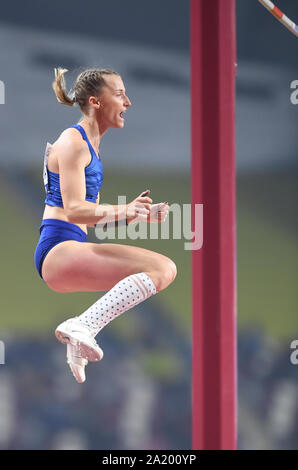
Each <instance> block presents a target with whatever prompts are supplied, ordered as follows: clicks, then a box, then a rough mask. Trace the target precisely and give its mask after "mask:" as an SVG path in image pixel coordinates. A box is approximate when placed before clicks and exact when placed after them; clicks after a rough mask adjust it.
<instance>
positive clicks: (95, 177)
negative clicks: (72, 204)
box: [43, 124, 103, 207]
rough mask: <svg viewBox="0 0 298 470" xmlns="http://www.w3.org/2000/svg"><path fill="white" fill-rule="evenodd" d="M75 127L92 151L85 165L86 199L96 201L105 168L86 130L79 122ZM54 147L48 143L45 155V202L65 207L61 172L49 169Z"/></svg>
mask: <svg viewBox="0 0 298 470" xmlns="http://www.w3.org/2000/svg"><path fill="white" fill-rule="evenodd" d="M71 127H74V128H75V129H77V130H78V131H79V132H80V133H81V135H82V137H83V139H84V140H85V141H86V142H87V144H88V147H89V150H90V153H91V162H90V163H89V165H87V166H86V167H85V180H86V198H85V199H86V201H89V202H96V199H97V195H98V192H99V190H100V188H101V186H102V183H103V168H102V163H101V159H100V156H99V157H97V155H96V152H95V150H94V148H93V147H92V145H91V144H90V142H89V139H88V137H87V135H86V132H85V131H84V129H83V128H82V126H80V125H79V124H75V125H74V126H71ZM51 148H52V145H51V144H49V143H48V144H47V147H46V151H45V156H44V166H43V179H44V186H45V191H46V199H45V201H44V202H45V204H48V205H49V206H59V207H63V201H62V196H61V191H60V181H59V173H54V172H53V171H50V170H48V167H47V162H48V156H49V153H50V150H51Z"/></svg>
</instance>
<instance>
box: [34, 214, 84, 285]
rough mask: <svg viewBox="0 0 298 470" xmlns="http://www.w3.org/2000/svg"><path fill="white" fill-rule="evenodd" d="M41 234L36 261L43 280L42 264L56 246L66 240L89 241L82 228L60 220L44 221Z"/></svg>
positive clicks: (40, 228) (36, 251)
mask: <svg viewBox="0 0 298 470" xmlns="http://www.w3.org/2000/svg"><path fill="white" fill-rule="evenodd" d="M39 233H40V238H39V241H38V244H37V247H36V250H35V253H34V261H35V266H36V269H37V271H38V273H39V275H40V277H41V279H42V275H41V268H42V263H43V261H44V259H45V257H46V255H47V254H48V252H49V251H50V250H51V249H52V248H53V247H54V246H55V245H58V243H60V242H64V241H66V240H76V241H78V242H85V241H86V239H87V234H86V233H85V232H84V231H83V230H82V229H80V227H78V226H77V225H74V224H70V223H69V222H65V221H64V220H59V219H43V221H42V223H41V226H40V227H39Z"/></svg>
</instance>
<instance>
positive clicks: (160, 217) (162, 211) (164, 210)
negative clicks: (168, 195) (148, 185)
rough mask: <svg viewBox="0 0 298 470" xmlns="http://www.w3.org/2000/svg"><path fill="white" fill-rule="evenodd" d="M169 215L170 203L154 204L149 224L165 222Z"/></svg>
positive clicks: (149, 216)
mask: <svg viewBox="0 0 298 470" xmlns="http://www.w3.org/2000/svg"><path fill="white" fill-rule="evenodd" d="M168 213H169V203H168V202H160V203H159V204H152V205H151V208H150V214H149V215H148V218H147V222H164V221H165V220H166V218H167V216H168Z"/></svg>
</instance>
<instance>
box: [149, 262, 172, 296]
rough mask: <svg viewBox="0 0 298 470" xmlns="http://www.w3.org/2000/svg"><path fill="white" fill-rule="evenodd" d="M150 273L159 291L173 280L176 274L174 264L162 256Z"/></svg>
mask: <svg viewBox="0 0 298 470" xmlns="http://www.w3.org/2000/svg"><path fill="white" fill-rule="evenodd" d="M151 275H152V277H153V278H154V283H155V287H156V290H157V291H158V292H159V291H161V290H163V289H165V288H166V287H168V285H169V284H171V283H172V282H173V281H174V279H175V277H176V275H177V267H176V264H175V263H174V261H172V260H171V259H170V258H166V259H164V258H163V259H162V260H161V261H160V262H159V263H157V266H156V267H155V269H154V270H153V272H152V274H151Z"/></svg>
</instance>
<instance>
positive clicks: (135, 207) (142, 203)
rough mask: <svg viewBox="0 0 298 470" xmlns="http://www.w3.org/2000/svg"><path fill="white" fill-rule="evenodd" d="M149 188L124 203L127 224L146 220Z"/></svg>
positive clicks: (148, 211) (148, 209)
mask: <svg viewBox="0 0 298 470" xmlns="http://www.w3.org/2000/svg"><path fill="white" fill-rule="evenodd" d="M149 193H150V189H147V190H146V191H145V192H142V193H141V194H140V195H139V196H138V197H137V198H136V199H134V200H133V201H132V202H131V203H130V204H127V205H126V218H127V223H128V224H136V223H137V222H142V221H144V222H146V221H147V218H148V215H149V214H150V208H151V204H152V199H151V198H150V197H148V194H149Z"/></svg>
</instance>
